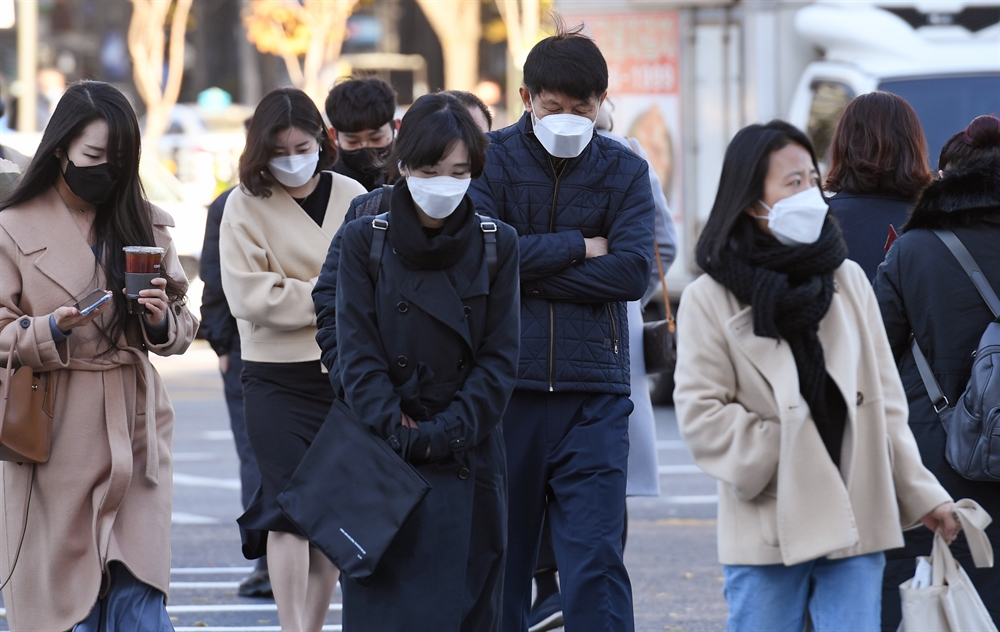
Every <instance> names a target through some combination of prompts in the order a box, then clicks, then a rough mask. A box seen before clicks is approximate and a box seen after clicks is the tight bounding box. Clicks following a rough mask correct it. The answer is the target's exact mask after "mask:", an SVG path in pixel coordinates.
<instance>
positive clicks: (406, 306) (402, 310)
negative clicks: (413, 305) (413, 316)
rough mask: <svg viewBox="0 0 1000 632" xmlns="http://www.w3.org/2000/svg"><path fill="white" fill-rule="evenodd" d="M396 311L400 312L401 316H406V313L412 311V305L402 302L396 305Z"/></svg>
mask: <svg viewBox="0 0 1000 632" xmlns="http://www.w3.org/2000/svg"><path fill="white" fill-rule="evenodd" d="M396 309H398V310H399V313H400V314H405V313H406V312H408V311H410V304H409V303H407V302H406V301H400V302H398V303H396Z"/></svg>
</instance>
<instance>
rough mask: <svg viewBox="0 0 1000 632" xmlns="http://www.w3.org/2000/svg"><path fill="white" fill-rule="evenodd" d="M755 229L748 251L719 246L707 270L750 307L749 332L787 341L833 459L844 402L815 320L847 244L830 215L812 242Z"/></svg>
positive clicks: (821, 311)
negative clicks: (787, 240) (788, 241)
mask: <svg viewBox="0 0 1000 632" xmlns="http://www.w3.org/2000/svg"><path fill="white" fill-rule="evenodd" d="M754 233H755V237H754V243H753V248H752V250H751V251H750V252H749V253H739V252H736V251H735V250H734V249H731V248H729V249H724V250H723V251H722V253H720V256H719V258H718V260H717V261H716V263H715V264H714V265H713V266H711V269H709V270H706V272H707V273H708V274H709V275H711V277H712V278H713V279H715V280H716V281H718V282H719V283H721V284H722V285H724V286H725V287H726V288H727V289H728V290H729V291H730V292H732V293H733V294H734V295H735V296H736V298H737V299H739V301H740V302H741V303H744V304H746V305H750V306H751V307H752V308H753V332H754V334H756V335H758V336H761V337H765V338H774V339H775V340H781V339H783V340H785V341H787V342H788V346H789V347H791V349H792V356H793V357H794V358H795V368H796V370H797V372H798V375H799V392H800V393H802V397H803V398H804V399H805V400H806V403H808V404H809V410H810V412H811V413H812V417H813V420H814V421H815V422H816V426H817V428H818V429H819V431H820V435H821V436H822V437H823V442H824V444H825V445H826V448H827V451H828V452H829V453H830V456H831V457H832V458H833V460H834V462H835V463H838V462H839V460H840V441H841V440H842V438H843V434H844V423H845V422H846V405H845V404H844V402H843V396H842V395H839V390H838V389H837V388H836V385H835V384H833V380H832V379H831V378H830V377H829V375H828V374H827V372H826V362H825V360H824V357H823V345H822V344H821V343H820V340H819V323H820V321H821V320H823V317H824V316H826V313H827V311H828V310H829V309H830V302H831V301H832V300H833V292H834V286H833V272H834V270H836V269H837V268H838V267H840V264H841V263H843V261H844V259H846V258H847V246H846V245H845V244H844V240H843V237H842V236H841V232H840V227H839V226H838V225H837V223H836V221H835V220H833V219H831V218H829V217H828V218H827V220H826V223H825V224H824V225H823V232H822V233H820V236H819V239H817V240H816V242H814V243H811V244H805V245H801V246H785V245H782V244H781V243H779V242H778V241H777V240H776V239H774V238H773V237H771V236H769V235H766V234H765V233H764V232H763V231H760V230H756V229H755V230H754ZM831 400H833V401H831ZM841 411H842V412H841Z"/></svg>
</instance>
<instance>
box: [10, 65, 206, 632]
mask: <svg viewBox="0 0 1000 632" xmlns="http://www.w3.org/2000/svg"><path fill="white" fill-rule="evenodd" d="M169 226H173V222H172V220H171V218H170V216H169V215H167V214H166V213H164V212H163V211H161V210H160V209H158V208H156V207H154V206H151V205H150V204H149V202H147V201H146V200H145V198H144V197H143V194H142V189H141V187H140V185H139V124H138V121H137V120H136V117H135V112H134V111H133V110H132V107H131V106H130V105H129V103H128V101H127V100H126V99H125V97H124V96H123V95H122V94H121V93H120V92H119V91H118V90H116V89H115V88H113V87H111V86H110V85H108V84H105V83H98V82H90V81H87V82H81V83H78V84H75V85H73V86H71V87H70V88H69V90H67V91H66V94H64V95H63V97H62V98H61V99H60V101H59V104H58V105H57V106H56V109H55V111H54V112H53V114H52V118H51V119H50V121H49V123H48V125H47V126H46V128H45V132H44V134H43V135H42V140H41V144H40V146H39V148H38V151H37V152H36V153H35V157H34V160H33V161H32V163H31V166H30V167H29V168H28V170H27V172H26V173H25V174H24V178H23V179H22V180H21V183H20V185H19V186H18V188H17V189H16V190H15V191H14V193H13V194H12V197H11V198H10V199H8V200H6V201H5V202H4V204H3V210H2V211H0V362H2V363H3V365H4V366H6V363H7V358H8V356H9V354H10V353H11V352H12V350H14V361H15V364H21V365H23V366H29V367H31V368H32V369H34V370H35V371H36V372H43V373H42V374H43V375H45V376H47V378H46V381H47V383H48V385H49V387H50V388H55V389H56V391H55V410H54V415H53V419H52V450H51V455H50V457H49V460H48V462H46V463H41V464H38V465H30V464H21V463H16V462H9V461H8V462H4V463H3V486H2V492H0V494H2V495H0V499H2V512H3V514H2V515H3V519H2V521H0V525H2V531H0V568H2V577H3V580H6V579H7V577H8V575H9V576H10V583H9V584H8V585H7V587H6V589H5V590H4V604H5V605H6V607H7V620H8V622H9V623H10V627H11V629H12V630H15V631H17V630H32V631H34V630H68V629H70V628H73V629H74V630H77V631H88V632H89V631H96V630H117V629H142V630H150V631H161V630H162V631H165V630H172V629H173V627H172V625H171V623H170V618H169V617H168V616H167V612H166V609H165V605H164V598H165V595H166V593H167V590H168V586H169V583H170V509H171V504H172V501H173V498H172V494H173V484H172V480H171V471H172V461H171V442H172V438H173V430H174V413H173V409H172V407H171V405H170V400H169V399H168V398H167V394H166V391H165V389H164V387H163V383H162V381H161V380H160V377H159V375H158V374H157V373H156V370H155V369H154V368H153V367H152V365H151V364H150V363H149V360H148V358H147V355H148V354H149V353H150V352H152V353H156V354H158V355H172V354H176V353H183V352H184V350H185V349H187V347H188V345H189V344H190V343H191V340H192V338H194V334H195V331H196V330H197V328H198V321H197V320H195V318H194V316H192V315H191V313H190V312H189V311H188V309H187V307H185V305H184V293H185V291H186V289H187V279H185V277H184V272H183V270H182V269H181V266H180V262H179V261H178V259H177V253H176V251H175V249H174V247H173V245H172V243H171V241H170V234H169V233H168V231H167V227H169ZM126 245H129V246H154V245H155V246H159V247H162V248H163V249H164V250H165V254H164V258H163V268H162V271H163V272H164V273H165V277H164V278H160V279H156V280H155V281H154V284H156V289H155V290H143V296H144V297H145V298H143V299H140V301H139V302H140V303H142V304H144V305H145V307H146V308H147V309H148V312H147V313H146V314H143V315H139V314H129V313H128V311H127V307H126V299H125V296H124V286H125V256H124V253H122V247H123V246H126ZM95 288H100V289H104V290H111V291H113V295H114V298H113V300H111V301H110V302H108V303H106V304H105V305H104V306H103V307H100V308H98V309H97V310H95V311H93V312H91V313H89V314H88V315H83V314H81V313H80V311H79V310H77V309H76V308H75V307H73V304H74V302H76V301H77V300H79V299H81V298H83V297H84V296H86V295H88V294H90V292H91V291H92V290H94V289H95ZM29 501H30V504H28V503H29ZM26 504H28V510H27V520H26V521H25V519H24V515H25V514H24V511H25V505H26ZM22 534H23V538H24V540H23V545H20V547H19V544H18V543H19V541H20V539H21V537H22ZM19 548H20V550H19ZM18 550H19V552H18ZM14 564H16V566H14V568H13V569H12V568H11V567H12V565H14Z"/></svg>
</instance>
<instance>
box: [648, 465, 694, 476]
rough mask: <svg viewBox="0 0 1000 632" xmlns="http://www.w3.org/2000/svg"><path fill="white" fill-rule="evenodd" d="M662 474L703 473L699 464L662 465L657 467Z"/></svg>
mask: <svg viewBox="0 0 1000 632" xmlns="http://www.w3.org/2000/svg"><path fill="white" fill-rule="evenodd" d="M656 471H657V472H658V473H660V474H702V473H703V472H702V469H701V468H700V467H698V466H697V465H661V466H659V467H657V468H656Z"/></svg>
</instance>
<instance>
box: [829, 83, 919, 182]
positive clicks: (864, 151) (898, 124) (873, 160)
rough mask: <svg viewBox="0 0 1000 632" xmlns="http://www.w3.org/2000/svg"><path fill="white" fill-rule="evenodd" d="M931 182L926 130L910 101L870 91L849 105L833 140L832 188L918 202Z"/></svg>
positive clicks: (831, 154) (831, 150)
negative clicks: (916, 200)
mask: <svg viewBox="0 0 1000 632" xmlns="http://www.w3.org/2000/svg"><path fill="white" fill-rule="evenodd" d="M930 181H931V172H930V169H928V167H927V140H926V138H925V137H924V129H923V128H922V127H921V126H920V119H919V118H918V117H917V113H916V112H915V111H914V110H913V107H912V106H910V104H909V103H907V102H906V99H904V98H903V97H900V96H897V95H895V94H892V93H890V92H869V93H868V94H862V95H861V96H859V97H858V98H856V99H854V100H853V101H851V102H850V103H849V104H848V105H847V108H846V109H845V110H844V115H843V116H842V117H841V118H840V122H839V123H838V124H837V129H836V130H835V131H834V132H833V141H832V142H831V144H830V173H829V174H828V175H827V178H826V186H825V187H824V188H825V189H826V190H827V191H846V192H849V193H859V194H865V193H868V194H871V193H875V194H878V193H881V194H889V195H896V196H899V197H901V198H904V199H907V200H915V199H916V197H917V194H918V193H920V190H921V189H923V188H924V187H925V186H927V185H928V184H929V183H930Z"/></svg>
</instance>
